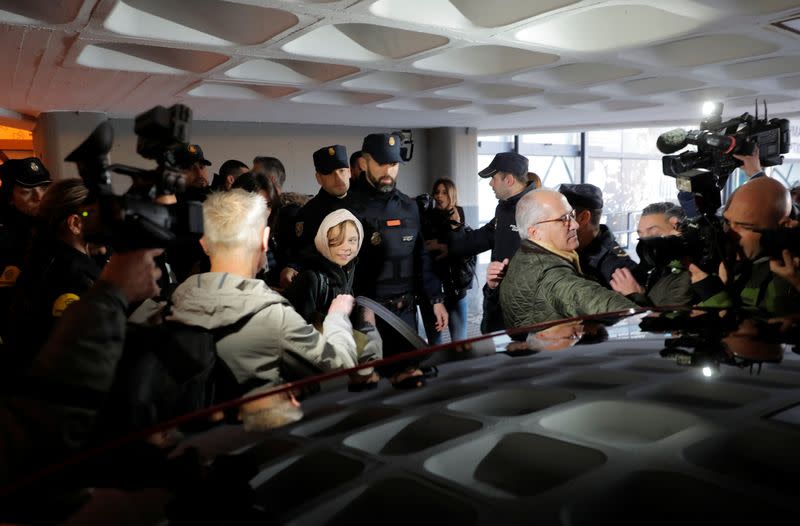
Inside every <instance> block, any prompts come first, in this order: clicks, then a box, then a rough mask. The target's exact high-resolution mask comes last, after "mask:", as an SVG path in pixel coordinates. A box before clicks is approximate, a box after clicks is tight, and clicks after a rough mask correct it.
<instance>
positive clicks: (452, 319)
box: [419, 296, 467, 345]
mask: <svg viewBox="0 0 800 526" xmlns="http://www.w3.org/2000/svg"><path fill="white" fill-rule="evenodd" d="M444 306H445V308H446V309H447V314H448V317H449V321H448V328H449V329H450V341H453V342H455V341H460V340H466V339H467V296H464V297H463V298H461V299H456V298H453V297H450V298H445V300H444ZM419 310H420V314H422V323H423V324H424V325H425V334H427V335H428V343H429V344H430V345H438V344H440V343H442V333H441V332H437V331H436V317H435V316H434V315H433V306H432V305H431V304H430V303H421V304H420V306H419Z"/></svg>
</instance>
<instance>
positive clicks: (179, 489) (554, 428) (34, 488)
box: [2, 309, 800, 524]
mask: <svg viewBox="0 0 800 526" xmlns="http://www.w3.org/2000/svg"><path fill="white" fill-rule="evenodd" d="M393 337H397V338H402V337H403V336H402V335H401V334H396V335H393ZM799 343H800V317H787V318H777V319H776V318H759V317H757V316H754V315H752V314H748V313H743V312H736V311H718V310H669V309H666V310H636V311H633V310H631V311H626V312H621V313H614V314H606V315H602V316H590V317H584V318H578V319H570V320H562V321H559V322H550V323H546V324H541V325H537V326H534V327H529V328H526V329H524V330H516V331H507V332H497V333H492V334H488V335H484V336H481V337H477V338H473V339H470V340H465V341H462V342H456V343H448V344H444V345H439V346H436V347H422V348H419V349H416V350H413V351H411V352H409V353H407V354H405V355H402V356H399V357H394V358H392V359H390V360H386V361H385V362H381V363H379V364H378V366H379V367H380V366H384V365H390V364H391V362H392V361H397V360H403V359H405V360H408V359H411V358H414V359H418V360H421V368H422V370H423V371H424V373H425V385H424V386H422V387H420V388H416V389H408V390H403V391H400V390H397V389H394V388H393V387H392V385H391V384H390V383H389V382H387V381H381V382H380V383H379V385H378V386H377V388H375V389H372V390H366V391H361V392H350V391H348V389H347V388H346V386H347V383H348V378H350V377H351V376H352V374H353V373H354V372H356V371H354V370H342V371H336V372H332V373H328V374H323V375H317V376H313V377H309V378H306V379H303V380H300V381H296V382H292V383H288V384H282V385H280V386H276V387H274V388H271V389H269V390H264V391H261V392H255V393H253V394H250V395H248V396H247V397H244V398H235V399H229V400H224V401H222V402H221V403H217V404H215V405H214V406H212V407H209V408H206V409H202V410H200V411H196V412H194V413H192V414H183V415H178V416H176V417H175V418H171V419H169V420H168V421H165V422H162V423H160V424H159V425H156V426H149V427H147V428H144V429H138V430H136V431H135V432H132V433H127V434H124V435H120V436H109V437H104V438H103V440H102V441H97V442H94V443H92V444H90V445H88V446H86V447H84V448H83V449H81V450H77V451H70V452H69V454H64V455H63V456H61V457H58V458H56V457H54V456H53V455H50V456H48V455H47V453H46V452H43V453H42V458H46V459H47V461H46V462H40V463H35V462H34V463H32V467H31V468H30V469H26V470H21V471H19V472H18V473H17V475H18V476H17V477H15V478H14V479H13V480H9V481H8V483H7V484H5V485H4V486H3V490H2V491H3V506H2V509H3V510H4V511H3V514H4V515H5V516H3V517H2V518H3V519H4V520H19V521H26V520H38V521H40V522H55V521H60V520H65V519H67V518H69V520H70V521H71V522H70V524H83V523H88V522H92V520H95V521H97V520H98V518H100V519H99V520H100V522H108V523H112V522H120V521H121V520H122V519H121V518H122V517H126V516H127V517H128V518H129V517H130V515H129V514H130V513H133V511H132V510H135V513H136V514H137V517H138V518H140V519H141V521H140V522H141V523H153V524H157V523H163V521H164V520H168V521H171V522H174V523H181V522H182V521H183V522H188V521H192V522H193V523H217V522H219V523H220V524H222V523H232V524H233V523H235V524H248V523H259V524H263V523H264V521H267V522H269V521H273V522H276V523H291V524H321V523H334V524H344V523H349V524H360V523H369V522H373V521H375V520H378V519H376V517H380V516H386V514H387V513H390V514H391V516H392V517H393V520H394V519H397V520H406V519H407V520H409V521H411V520H420V517H424V519H422V520H424V521H425V522H429V521H430V522H434V521H442V522H443V523H445V522H446V523H454V524H455V523H457V524H462V523H465V524H473V523H485V522H488V520H489V518H490V517H491V521H492V522H495V523H502V524H505V523H518V522H529V521H530V520H534V519H535V520H534V522H538V521H541V522H544V523H557V522H558V517H568V518H569V520H568V522H569V523H571V524H590V523H594V521H595V520H596V517H597V514H598V513H617V512H618V511H620V510H624V511H625V513H626V517H630V518H631V519H634V520H637V521H649V520H650V519H651V518H652V517H653V516H660V515H658V514H660V513H665V514H674V513H677V514H690V513H691V510H693V509H695V508H696V507H697V506H700V507H703V509H710V510H713V511H714V513H715V514H717V515H718V516H720V517H723V518H725V517H727V518H730V519H733V520H740V519H741V517H742V516H748V517H750V516H752V517H755V516H756V514H757V513H760V511H759V510H765V509H766V510H768V511H769V512H770V513H771V512H773V511H774V512H775V513H776V514H783V513H786V514H789V513H796V512H797V511H798V509H797V508H798V506H800V505H799V504H798V501H797V499H791V498H789V497H791V496H792V495H794V494H795V490H794V489H792V488H794V485H793V484H790V483H789V482H790V478H789V477H790V474H792V473H797V472H799V471H800V456H798V454H797V452H796V448H794V447H793V444H796V443H797V439H798V438H800V396H798V392H800V356H798V344H799ZM371 365H375V364H371ZM15 403H17V402H16V401H15V400H14V399H13V397H12V398H10V399H7V400H6V409H7V410H9V411H13V410H14V404H15ZM30 418H31V419H34V420H35V419H36V415H33V414H31V415H30ZM37 430H38V431H39V432H40V433H42V434H43V435H44V434H47V433H55V432H58V431H57V430H54V429H47V428H46V427H45V426H44V424H42V426H40V427H38V428H37ZM41 442H42V443H46V441H45V440H42V441H41ZM31 447H32V448H36V447H39V441H38V439H37V440H34V441H32V442H31ZM667 488H669V489H668V490H667ZM665 491H668V493H669V494H668V495H667V494H665V493H664V492H665ZM45 504H46V505H45ZM126 514H127V515H126ZM654 514H655V515H654ZM717 515H715V516H717ZM415 518H416V519H415ZM226 521H227V522H226Z"/></svg>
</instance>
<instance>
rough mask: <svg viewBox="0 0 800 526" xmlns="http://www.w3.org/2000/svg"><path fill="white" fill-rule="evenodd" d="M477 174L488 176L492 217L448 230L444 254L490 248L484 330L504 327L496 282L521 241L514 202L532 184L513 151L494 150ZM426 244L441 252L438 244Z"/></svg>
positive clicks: (458, 254)
mask: <svg viewBox="0 0 800 526" xmlns="http://www.w3.org/2000/svg"><path fill="white" fill-rule="evenodd" d="M478 176H479V177H481V178H483V179H489V185H490V186H491V188H492V190H493V191H494V194H495V196H496V197H497V200H498V202H497V208H496V209H495V212H494V218H493V219H492V220H491V221H489V222H488V223H486V224H485V225H483V226H482V227H481V228H479V229H477V230H472V231H465V230H463V229H462V230H454V231H452V232H451V233H450V238H449V239H448V240H447V247H446V248H447V252H446V253H449V254H450V255H451V256H453V257H469V256H474V255H476V254H480V253H481V252H485V251H486V250H491V251H492V262H491V263H489V268H488V269H487V275H486V285H484V287H483V317H482V319H481V332H483V333H487V332H492V331H497V330H501V329H503V328H504V327H505V325H504V322H503V313H502V312H501V310H500V296H499V284H500V281H501V280H502V279H503V276H504V275H505V269H506V267H507V266H508V262H509V261H510V260H511V258H512V257H513V256H514V254H515V253H516V252H517V249H518V248H519V244H520V240H521V238H520V236H519V231H518V230H517V220H516V217H515V215H514V214H515V212H516V209H517V202H518V201H519V200H520V199H522V197H523V196H524V195H525V194H527V193H528V192H530V191H531V190H533V189H534V188H536V186H535V185H534V184H529V180H528V159H527V158H526V157H524V156H522V155H520V154H518V153H515V152H503V153H498V154H497V155H495V156H494V159H492V162H491V163H490V164H489V166H487V167H486V168H484V169H483V170H481V171H480V172H478ZM440 241H441V240H440ZM430 246H431V248H432V249H433V248H437V249H439V250H441V251H442V252H443V253H445V251H444V250H442V248H444V247H442V246H441V245H435V244H431V245H430Z"/></svg>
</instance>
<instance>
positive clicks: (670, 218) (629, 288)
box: [611, 202, 695, 306]
mask: <svg viewBox="0 0 800 526" xmlns="http://www.w3.org/2000/svg"><path fill="white" fill-rule="evenodd" d="M684 219H686V214H685V213H684V211H683V209H682V208H681V207H680V206H679V205H675V204H672V203H669V202H664V203H653V204H650V205H647V206H646V207H645V208H644V210H642V216H641V217H640V218H639V224H638V227H637V232H638V234H639V242H640V243H646V242H647V240H649V239H654V238H663V237H667V236H680V235H681V232H680V230H679V225H680V223H681V221H683V220H684ZM643 266H644V265H640V268H643ZM611 288H612V289H614V290H615V291H617V292H619V293H620V294H625V295H628V294H632V293H646V296H647V298H646V300H644V301H640V299H643V298H641V297H639V296H637V300H636V301H637V303H640V304H644V303H646V302H649V303H652V304H653V305H656V306H662V305H693V304H694V303H695V301H694V295H693V293H692V287H691V282H690V280H689V273H688V272H687V269H686V266H685V264H684V262H683V261H682V260H681V258H676V259H673V260H671V261H669V262H668V263H666V264H663V265H657V266H654V267H652V268H650V269H648V270H647V274H646V282H645V287H644V288H642V287H641V286H640V285H639V284H638V283H637V282H636V280H635V278H634V277H633V274H632V273H631V272H630V271H629V270H628V269H624V268H621V269H617V270H616V271H614V274H613V276H612V279H611Z"/></svg>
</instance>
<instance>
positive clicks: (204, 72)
mask: <svg viewBox="0 0 800 526" xmlns="http://www.w3.org/2000/svg"><path fill="white" fill-rule="evenodd" d="M0 45H2V48H3V49H4V50H5V53H3V54H2V56H0V61H1V62H2V65H3V71H4V75H2V77H0V112H1V113H3V115H12V116H13V115H19V116H20V119H21V120H25V119H26V118H30V117H35V116H36V115H38V114H39V113H40V112H44V111H53V110H70V111H100V112H107V113H109V114H110V115H112V116H125V117H130V116H133V115H135V114H137V113H139V112H142V111H144V110H146V109H148V108H149V107H151V106H152V105H154V104H162V105H165V106H166V105H170V104H174V103H177V102H181V103H184V104H187V105H189V106H191V108H192V109H193V110H194V116H195V118H196V119H203V120H220V121H250V122H252V121H255V122H269V123H281V122H287V123H308V124H338V125H364V126H373V127H376V128H381V129H383V128H389V127H400V126H417V127H433V126H459V127H461V126H465V127H466V126H469V127H477V128H479V129H480V130H482V131H486V132H488V131H503V130H517V129H523V130H535V129H541V130H545V129H569V128H573V129H574V128H575V127H586V128H591V127H604V126H605V127H608V126H620V125H626V126H627V125H638V124H641V125H649V124H653V123H661V122H663V123H668V122H695V121H697V120H698V117H699V104H700V103H701V102H702V101H704V100H706V99H718V100H722V101H724V102H725V103H726V115H735V114H739V113H741V112H744V111H752V106H753V100H754V99H755V98H756V97H759V98H765V99H766V100H767V101H768V103H769V104H770V112H771V113H772V114H775V115H778V114H780V115H785V116H792V115H794V114H797V113H798V112H800V106H799V105H798V100H800V80H799V79H800V76H798V72H800V1H787V0H758V1H754V0H670V1H669V2H663V1H661V0H639V1H591V0H584V1H574V0H537V1H531V0H497V1H494V2H490V1H486V0H360V1H358V0H333V1H330V0H328V1H325V0H316V1H314V0H295V1H289V0H283V1H278V0H274V1H271V0H225V1H223V0H58V1H53V0H0Z"/></svg>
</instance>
